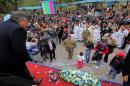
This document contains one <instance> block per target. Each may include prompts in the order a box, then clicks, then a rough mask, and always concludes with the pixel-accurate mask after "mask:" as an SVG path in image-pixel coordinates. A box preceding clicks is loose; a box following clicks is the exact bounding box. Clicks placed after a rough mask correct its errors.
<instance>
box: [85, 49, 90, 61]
mask: <svg viewBox="0 0 130 86" xmlns="http://www.w3.org/2000/svg"><path fill="white" fill-rule="evenodd" d="M90 53H91V49H90V48H86V61H87V63H88V62H89V58H90Z"/></svg>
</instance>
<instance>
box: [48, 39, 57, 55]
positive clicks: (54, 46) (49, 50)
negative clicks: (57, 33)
mask: <svg viewBox="0 0 130 86" xmlns="http://www.w3.org/2000/svg"><path fill="white" fill-rule="evenodd" d="M51 43H52V46H53V50H55V49H56V45H55V43H54V42H53V41H51ZM46 50H47V52H48V53H50V52H51V51H53V50H51V49H50V47H49V44H48V42H46Z"/></svg>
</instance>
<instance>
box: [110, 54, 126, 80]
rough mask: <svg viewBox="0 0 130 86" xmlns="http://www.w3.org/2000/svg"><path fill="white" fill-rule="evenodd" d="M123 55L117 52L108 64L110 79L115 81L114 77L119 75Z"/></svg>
mask: <svg viewBox="0 0 130 86" xmlns="http://www.w3.org/2000/svg"><path fill="white" fill-rule="evenodd" d="M124 57H125V53H124V52H117V53H116V56H115V57H114V58H113V59H112V60H111V62H110V70H109V76H110V77H111V78H112V79H115V77H116V75H117V74H119V73H120V72H121V70H122V66H123V62H124Z"/></svg>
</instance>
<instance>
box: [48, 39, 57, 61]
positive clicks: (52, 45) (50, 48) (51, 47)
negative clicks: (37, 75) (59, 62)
mask: <svg viewBox="0 0 130 86" xmlns="http://www.w3.org/2000/svg"><path fill="white" fill-rule="evenodd" d="M46 49H47V52H48V53H49V54H50V62H52V60H53V59H56V58H55V49H56V45H55V43H54V42H53V41H52V40H51V39H48V40H47V43H46Z"/></svg>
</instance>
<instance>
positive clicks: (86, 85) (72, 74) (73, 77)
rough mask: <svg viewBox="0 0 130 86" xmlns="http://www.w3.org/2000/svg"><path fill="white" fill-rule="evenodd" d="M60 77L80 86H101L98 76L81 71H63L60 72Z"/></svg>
mask: <svg viewBox="0 0 130 86" xmlns="http://www.w3.org/2000/svg"><path fill="white" fill-rule="evenodd" d="M60 77H61V78H62V79H63V80H65V81H67V82H70V83H73V84H75V85H78V86H100V82H99V80H98V79H97V77H96V76H94V75H92V74H89V73H87V72H82V71H79V70H70V69H63V70H61V71H60Z"/></svg>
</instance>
